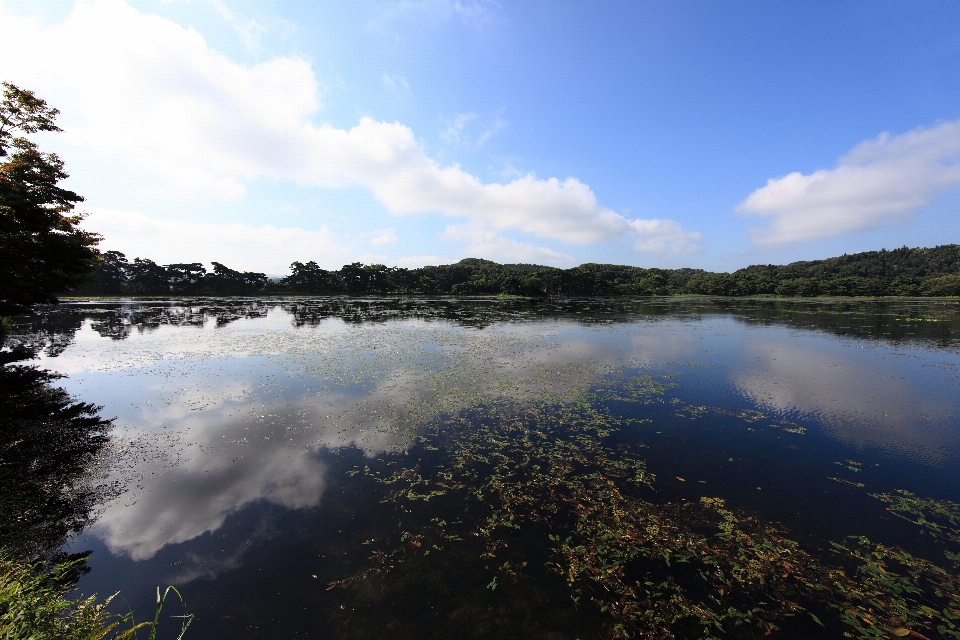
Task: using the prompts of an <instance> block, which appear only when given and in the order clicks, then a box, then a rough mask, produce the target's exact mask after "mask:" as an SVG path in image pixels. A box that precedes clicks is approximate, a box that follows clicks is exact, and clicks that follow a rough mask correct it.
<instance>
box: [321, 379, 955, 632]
mask: <svg viewBox="0 0 960 640" xmlns="http://www.w3.org/2000/svg"><path fill="white" fill-rule="evenodd" d="M624 382H625V381H624V380H621V381H619V384H617V383H615V382H614V381H613V380H610V381H607V382H605V383H604V384H603V385H602V386H601V387H600V388H599V389H595V390H593V391H592V392H590V393H588V394H584V395H583V397H581V398H580V399H578V400H576V401H572V402H569V403H567V404H547V403H527V404H521V403H515V402H502V403H490V404H481V405H478V406H475V407H474V408H472V409H469V410H466V411H462V412H460V413H458V414H455V415H452V416H448V417H446V418H444V419H441V420H438V421H436V422H434V423H433V424H431V426H430V427H429V428H428V429H426V430H425V431H424V432H423V433H422V434H421V435H420V436H419V438H418V441H417V444H416V445H415V446H414V448H413V449H411V451H410V455H409V456H404V457H401V456H396V455H394V456H387V457H385V458H383V459H381V460H379V461H378V462H376V463H373V464H371V465H368V466H367V467H366V468H365V469H364V472H365V475H366V476H367V477H368V478H369V479H370V480H372V481H375V482H376V483H379V484H380V485H381V486H382V488H383V490H384V499H383V503H384V506H385V508H387V509H393V510H395V512H394V513H395V517H396V520H397V522H398V527H397V534H396V535H395V536H393V537H390V538H386V539H383V538H382V539H379V540H376V541H374V540H369V541H368V542H369V543H370V544H371V545H372V546H373V547H375V550H374V551H373V553H372V555H371V556H370V562H369V563H368V564H367V566H366V568H364V569H363V570H361V571H359V572H358V573H356V574H354V575H352V576H349V577H346V578H342V579H339V580H335V581H333V582H331V583H330V584H329V585H328V589H333V588H336V587H350V586H351V585H354V584H356V583H357V582H358V581H362V580H364V579H367V578H369V577H371V576H373V575H375V574H383V573H389V572H390V571H392V570H394V569H395V568H397V567H398V565H400V564H401V563H403V562H416V561H417V559H418V558H422V557H424V556H428V555H430V554H432V553H437V552H441V551H443V550H445V549H446V548H448V547H449V546H450V545H453V544H466V545H476V547H477V553H478V554H479V555H481V556H482V558H483V559H484V561H485V563H486V566H487V569H488V570H489V571H491V572H492V575H491V576H490V580H489V583H488V584H487V588H488V589H489V590H491V591H496V590H497V589H498V588H499V587H501V586H502V585H503V584H505V583H508V582H510V581H514V580H517V579H518V577H519V576H520V575H521V574H522V573H523V572H525V571H530V570H534V569H535V567H534V566H533V565H531V564H530V563H531V562H532V561H533V559H534V557H537V554H536V553H535V550H536V549H538V548H539V549H542V548H543V547H544V546H546V547H548V548H549V549H550V551H551V556H550V559H549V561H548V562H547V568H548V570H549V571H550V572H552V574H553V575H554V576H555V579H558V580H562V581H563V582H565V583H566V585H567V587H568V588H569V592H570V595H571V598H572V599H573V601H574V602H575V603H576V605H577V606H579V607H587V606H589V607H593V608H595V610H597V611H599V612H600V613H602V614H604V615H605V616H606V620H607V623H606V635H607V636H608V637H611V638H634V637H644V638H682V637H694V636H700V637H708V638H713V637H721V636H723V635H725V634H727V633H729V632H730V630H731V629H732V628H734V627H743V628H745V629H748V628H752V629H754V630H756V631H758V632H761V633H764V634H770V633H772V632H775V631H777V630H779V629H781V628H786V627H790V628H793V629H794V630H800V631H802V632H806V633H810V634H822V633H825V632H826V630H832V632H833V633H834V634H835V635H840V634H842V635H843V636H846V637H857V638H887V637H904V636H907V635H910V636H913V637H917V638H928V639H930V640H933V638H960V631H958V626H957V624H958V621H960V595H958V594H960V577H958V574H957V566H956V563H957V560H958V558H960V556H957V555H955V554H954V553H953V551H951V550H948V552H947V559H948V560H950V561H951V562H952V563H953V567H952V568H950V569H945V568H942V567H940V566H939V565H937V564H935V563H933V562H931V561H929V560H927V559H923V558H919V557H916V556H914V555H911V554H910V553H908V552H907V551H905V550H903V549H901V548H899V547H895V546H888V545H884V544H880V543H874V542H871V541H870V540H868V539H867V538H863V537H854V538H849V539H847V540H845V541H843V542H842V543H824V544H820V545H817V544H814V543H810V542H807V543H805V544H804V545H801V544H799V543H798V542H796V541H794V540H792V539H790V537H789V534H788V532H787V531H786V530H785V529H783V528H782V527H780V526H778V525H775V524H773V523H769V522H764V521H762V520H761V519H758V518H757V517H755V516H753V515H750V514H746V513H742V512H740V511H738V510H737V509H735V508H733V507H731V506H729V505H728V504H727V502H726V501H725V500H724V499H722V498H719V497H712V496H703V497H701V498H700V499H699V500H667V499H663V500H658V499H657V498H658V492H657V491H656V478H655V477H654V475H653V474H652V473H650V472H649V471H648V470H647V466H646V463H645V461H644V460H643V459H642V458H641V457H640V455H639V453H640V451H641V449H639V448H638V447H637V446H636V445H627V444H624V443H622V442H619V440H618V438H617V433H618V431H619V430H620V429H621V428H622V426H623V424H622V421H621V420H620V419H619V418H618V417H616V416H615V415H614V414H613V413H612V412H611V411H610V410H609V409H608V408H607V406H608V402H609V401H611V400H621V399H624V398H630V399H631V400H633V401H639V402H654V401H657V400H659V399H660V398H659V396H661V395H662V394H663V393H664V392H665V391H666V390H667V389H668V388H669V386H670V385H671V384H672V383H669V382H667V381H665V380H663V379H656V378H654V377H652V376H645V377H635V378H632V379H630V380H629V381H626V384H624ZM758 413H759V412H742V413H741V414H740V415H739V416H738V417H741V418H743V419H745V420H748V421H753V420H760V419H763V416H762V415H758ZM407 460H409V461H412V462H414V463H413V464H403V463H404V462H405V461H407ZM841 464H843V465H844V466H846V467H847V468H849V469H851V470H859V468H860V466H861V465H860V464H859V463H855V462H852V461H847V462H846V463H841ZM677 480H679V481H684V480H683V479H682V478H680V477H678V478H677ZM831 480H835V481H837V482H842V483H845V484H850V485H852V486H855V487H858V488H861V487H863V485H862V484H859V483H853V482H849V481H846V480H842V479H839V478H831ZM876 497H878V498H880V499H881V500H884V501H885V502H887V503H888V504H889V505H890V507H889V508H890V510H891V511H892V512H893V513H895V514H897V515H899V516H900V517H902V518H904V519H905V520H907V521H909V522H911V523H913V524H916V525H919V526H921V527H923V528H924V530H925V531H926V532H928V533H930V534H931V535H932V536H933V538H935V539H936V540H937V541H940V542H946V543H950V544H955V543H957V542H958V538H957V536H958V535H960V534H958V533H957V532H958V530H960V526H958V525H960V511H958V507H957V505H955V504H953V503H948V502H941V501H935V500H924V499H919V498H916V497H915V496H913V495H912V494H909V493H907V492H900V493H897V494H893V495H886V494H884V495H878V496H876ZM818 629H819V631H817V630H818Z"/></svg>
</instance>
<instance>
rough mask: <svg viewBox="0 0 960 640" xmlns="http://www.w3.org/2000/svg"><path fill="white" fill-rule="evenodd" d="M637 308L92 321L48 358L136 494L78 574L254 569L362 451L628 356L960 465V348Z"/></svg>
mask: <svg viewBox="0 0 960 640" xmlns="http://www.w3.org/2000/svg"><path fill="white" fill-rule="evenodd" d="M621 320H623V319H622V318H621ZM627 320H628V321H626V322H617V323H596V324H588V323H586V322H583V321H582V320H580V319H574V318H572V317H570V316H567V317H554V318H544V319H539V320H535V321H529V320H528V321H523V322H497V323H494V324H492V325H489V326H486V327H485V328H483V329H478V328H475V327H470V326H464V325H461V324H457V323H455V322H453V321H449V320H443V319H423V318H406V319H398V320H391V321H387V322H383V323H351V322H346V321H344V320H341V319H339V318H336V317H333V318H327V319H324V320H322V321H320V322H318V323H316V324H313V325H310V326H300V327H297V326H295V325H294V324H293V323H292V322H291V315H290V314H289V313H288V312H287V311H285V310H283V309H281V308H279V307H277V308H275V309H273V310H271V311H270V312H269V313H268V314H266V316H265V317H257V318H240V319H238V320H234V321H232V322H230V323H229V324H226V325H223V326H217V325H216V322H214V321H213V320H212V319H211V320H208V321H207V322H206V323H203V324H202V325H201V326H170V325H162V326H159V327H157V328H154V329H151V330H147V331H137V330H134V331H132V332H130V334H129V335H128V337H126V338H125V339H121V340H115V339H110V338H107V337H102V336H101V335H100V334H99V333H97V332H96V331H95V330H94V328H93V327H92V325H91V322H90V321H89V320H88V321H85V322H84V324H83V325H82V326H81V328H80V330H79V331H77V333H76V335H75V339H74V341H73V343H72V344H71V345H70V346H69V347H68V348H67V349H66V350H65V351H64V352H63V353H61V354H60V355H58V356H56V357H43V358H42V359H41V362H40V364H41V366H44V367H47V368H50V369H53V370H55V371H59V372H62V373H65V374H68V376H69V377H68V378H65V379H64V380H62V381H61V382H62V384H63V386H64V387H65V388H67V390H68V391H70V392H71V393H73V394H74V395H75V396H76V397H77V398H79V399H82V400H84V401H88V402H93V403H96V404H100V405H103V406H104V409H103V414H104V415H105V416H108V417H110V416H116V425H117V436H118V443H119V444H118V447H117V449H118V452H117V460H118V462H117V465H116V469H115V470H114V472H113V473H114V477H116V478H122V479H124V480H125V481H126V483H127V487H128V490H127V491H126V492H125V493H124V494H123V495H122V496H121V497H120V498H119V499H117V500H116V501H114V502H113V503H111V504H109V505H107V506H106V507H105V509H104V511H103V513H102V515H101V516H100V518H99V520H98V521H97V523H96V524H95V525H93V526H92V527H91V528H90V529H88V531H86V532H84V534H83V535H82V536H80V539H78V540H77V541H76V542H75V543H74V544H73V547H74V548H77V549H79V548H90V547H93V548H94V549H96V550H97V551H98V552H97V553H95V554H94V556H93V558H92V560H91V564H92V566H93V567H94V571H93V573H91V575H90V576H89V577H88V578H85V582H84V583H83V585H85V588H86V589H96V590H100V591H104V592H105V591H107V590H110V591H111V592H112V590H115V589H117V588H123V589H125V592H126V593H128V594H129V593H130V590H131V589H141V588H142V584H137V585H131V586H129V587H128V586H125V583H122V584H117V581H118V580H120V581H121V582H123V580H132V576H138V580H140V581H141V583H145V584H154V583H159V582H163V583H167V582H170V583H176V584H178V585H184V584H187V583H189V582H190V581H193V580H196V579H199V578H206V579H213V578H216V577H218V576H222V575H226V574H227V573H229V572H230V571H239V570H240V568H241V567H243V566H244V565H245V563H247V562H248V560H247V558H248V556H249V554H250V552H251V549H254V548H257V546H258V545H260V546H262V545H267V546H269V547H270V548H275V547H277V545H279V546H280V547H282V546H283V545H284V544H287V542H285V541H289V540H290V539H292V538H291V537H290V536H292V535H293V534H291V533H290V532H289V531H288V530H287V529H285V528H284V527H288V526H292V525H285V524H283V522H286V520H284V518H287V517H288V516H285V515H283V514H285V513H292V512H294V511H300V512H305V513H306V512H309V511H310V510H311V509H312V508H317V507H319V506H321V505H322V504H324V501H325V500H327V499H328V498H329V496H331V495H333V494H330V492H331V491H335V487H336V486H338V485H337V482H338V481H337V477H339V476H338V474H342V473H343V471H344V469H343V468H342V466H343V464H342V460H343V459H345V458H346V457H349V455H353V454H349V453H348V450H349V451H353V452H354V453H356V455H359V456H360V459H359V460H354V461H353V462H351V465H350V466H352V465H353V464H360V463H362V460H363V459H364V457H365V456H366V457H368V458H369V457H372V456H375V455H377V454H378V453H381V452H385V451H402V450H404V448H405V446H406V443H407V442H408V441H409V437H410V434H411V433H412V432H413V430H414V429H415V428H416V427H417V425H419V424H422V423H423V422H424V421H427V420H429V419H430V418H431V417H433V416H435V415H437V414H441V413H450V412H456V411H457V410H459V409H462V408H464V407H467V406H470V405H471V404H473V403H475V402H478V401H480V400H482V399H489V398H496V397H506V398H513V399H519V400H532V399H551V400H563V399H564V398H565V397H568V396H569V395H570V394H571V393H572V392H575V391H577V390H583V389H586V388H587V387H589V386H590V384H591V383H593V382H595V381H596V380H597V376H600V375H604V374H609V373H615V372H617V371H619V370H622V369H625V368H630V369H641V370H649V371H658V372H673V373H680V374H682V375H680V376H679V377H678V378H677V380H679V382H680V386H679V387H678V388H677V390H676V391H675V394H674V395H675V396H676V397H678V398H682V399H683V401H684V402H686V403H703V404H708V403H709V404H712V405H714V406H720V407H728V408H730V409H731V410H733V409H738V408H741V407H742V406H744V402H746V403H747V406H750V407H752V408H754V409H758V410H760V411H762V412H764V413H766V414H769V415H771V416H780V417H782V418H784V419H787V418H789V419H793V420H798V421H803V422H804V424H809V425H812V426H813V428H812V429H811V431H810V433H809V434H808V435H806V436H794V438H797V439H798V440H796V441H797V442H802V443H803V446H805V447H808V448H816V447H818V446H819V447H833V449H831V453H830V455H840V454H838V453H835V452H834V451H835V449H836V447H840V448H841V449H844V448H845V449H844V450H845V451H846V452H847V453H846V455H857V453H858V452H863V451H866V450H870V451H876V452H880V453H882V454H883V455H884V456H887V457H890V458H891V459H893V460H901V461H903V463H904V464H912V465H916V464H920V465H927V466H929V467H930V468H937V467H942V466H943V465H953V464H955V463H956V461H957V458H958V452H960V428H958V424H960V420H958V418H960V393H957V391H958V389H960V356H958V355H957V354H956V353H955V352H951V351H941V350H936V349H933V348H924V347H919V346H914V347H909V348H907V347H903V346H895V345H888V344H884V343H882V342H877V341H875V340H870V341H867V340H860V339H857V338H841V337H836V336H833V335H827V334H823V333H818V332H809V331H804V330H800V329H797V328H795V327H792V328H791V327H785V326H778V325H776V324H770V325H751V324H746V323H744V322H741V321H740V320H738V319H736V318H734V317H733V316H730V315H701V316H693V317H689V316H688V317H683V318H680V317H674V318H671V317H662V316H661V317H659V318H650V317H644V316H636V317H632V318H629V319H627ZM707 426H709V425H707ZM693 442H695V441H693ZM818 442H823V443H832V444H818ZM341 449H342V450H343V451H344V456H345V457H340V454H338V453H337V452H338V451H340V450H341ZM655 454H656V448H655V447H654V448H651V455H655ZM824 455H827V454H824ZM334 470H335V471H334ZM751 482H753V481H751ZM753 484H756V482H753ZM332 487H333V488H332ZM953 489H956V487H954V488H953ZM291 510H293V511H291ZM351 517H352V516H351ZM319 526H320V525H319V524H316V523H315V524H313V525H311V526H310V527H306V528H307V529H308V530H309V529H310V528H311V527H319ZM310 535H311V534H310V533H309V531H307V532H304V531H299V532H298V533H297V534H296V535H294V536H293V537H297V536H299V537H301V538H302V537H303V536H307V537H309V536H310ZM278 553H280V552H278ZM249 562H253V561H249ZM254 564H255V563H254ZM252 566H254V565H253V564H251V567H252ZM247 569H250V567H247ZM121 576H123V577H122V578H121ZM144 581H145V582H144Z"/></svg>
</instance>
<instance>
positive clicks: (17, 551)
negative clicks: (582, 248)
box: [0, 364, 112, 561]
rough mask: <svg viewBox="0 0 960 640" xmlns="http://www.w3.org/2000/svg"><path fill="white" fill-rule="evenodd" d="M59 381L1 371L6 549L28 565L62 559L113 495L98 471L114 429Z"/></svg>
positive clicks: (23, 368)
mask: <svg viewBox="0 0 960 640" xmlns="http://www.w3.org/2000/svg"><path fill="white" fill-rule="evenodd" d="M57 377H58V376H56V375H55V374H51V373H49V372H46V371H43V370H41V369H38V368H36V367H33V366H27V365H22V364H8V365H7V366H4V367H0V412H2V415H3V417H4V420H3V428H2V430H0V549H3V550H4V551H6V552H7V553H8V554H11V555H13V556H14V557H17V558H20V559H24V560H30V561H33V560H53V559H56V558H57V550H58V549H59V548H60V547H61V546H62V545H63V544H64V543H65V542H66V540H67V538H68V536H69V535H71V534H72V533H75V532H79V531H80V530H82V529H83V528H84V526H85V525H86V524H87V523H88V522H89V521H90V519H91V517H92V516H93V514H94V512H95V509H96V506H97V504H98V503H99V502H100V501H101V500H102V499H103V498H104V497H105V495H106V492H107V491H108V490H109V489H108V488H107V487H105V486H98V484H97V482H96V478H94V468H95V467H96V463H97V461H98V458H99V456H100V455H101V454H102V453H103V452H104V448H105V447H106V446H107V444H108V442H109V435H108V433H109V430H110V429H111V427H112V423H111V421H110V420H104V419H103V418H101V417H100V415H99V413H98V410H99V407H96V406H94V405H91V404H88V403H85V402H75V401H74V400H73V398H71V397H70V395H69V394H67V392H65V391H64V390H63V389H60V388H57V387H56V386H54V384H52V382H53V380H54V379H56V378H57Z"/></svg>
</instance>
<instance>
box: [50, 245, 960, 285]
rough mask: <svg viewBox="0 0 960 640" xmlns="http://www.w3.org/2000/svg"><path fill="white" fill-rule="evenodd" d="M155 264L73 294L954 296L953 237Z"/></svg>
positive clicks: (958, 276) (114, 272) (120, 264)
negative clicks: (794, 250)
mask: <svg viewBox="0 0 960 640" xmlns="http://www.w3.org/2000/svg"><path fill="white" fill-rule="evenodd" d="M212 264H213V265H214V269H213V271H211V272H207V270H206V268H205V267H204V266H203V264H201V263H181V264H170V265H159V264H157V263H155V262H153V261H152V260H149V259H146V258H136V259H134V260H133V261H132V262H130V261H128V260H127V258H126V256H124V255H123V254H122V253H119V252H117V251H109V252H107V253H105V254H104V255H103V260H102V262H101V265H100V267H99V268H98V269H97V270H96V271H94V272H93V273H92V274H91V275H90V277H89V278H88V280H87V281H86V282H85V283H84V284H83V285H81V286H79V287H77V288H76V289H73V290H72V291H69V292H66V293H68V294H72V295H264V294H267V295H269V294H315V295H331V294H350V295H369V294H391V293H394V294H429V295H497V294H510V295H524V296H550V295H567V296H571V295H573V296H589V295H681V294H699V295H710V296H801V297H811V296H911V297H913V296H960V245H956V244H946V245H940V246H938V247H933V248H916V249H910V248H908V247H902V248H900V249H893V250H889V251H888V250H886V249H881V250H880V251H866V252H863V253H855V254H845V255H842V256H837V257H833V258H827V259H825V260H811V261H802V262H792V263H790V264H787V265H770V264H767V265H751V266H749V267H745V268H743V269H738V270H737V271H734V272H733V273H715V272H709V271H704V270H703V269H687V268H684V269H646V268H643V267H632V266H626V265H612V264H596V263H585V264H582V265H580V266H578V267H573V268H571V269H558V268H556V267H547V266H542V265H536V264H499V263H497V262H493V261H491V260H484V259H482V258H464V259H463V260H461V261H459V262H457V263H455V264H447V265H436V266H426V267H420V268H418V269H404V268H398V267H387V266H385V265H382V264H374V265H364V264H361V263H359V262H355V263H353V264H348V265H344V266H343V267H342V268H340V269H338V270H335V271H328V270H326V269H322V268H320V267H319V266H318V265H317V264H316V263H315V262H307V263H302V262H294V263H293V264H291V265H290V275H288V276H286V277H284V278H282V279H280V280H273V279H270V278H267V277H266V276H265V275H264V274H262V273H255V272H249V271H248V272H239V271H234V270H233V269H230V268H229V267H226V266H225V265H222V264H220V263H218V262H214V263H212Z"/></svg>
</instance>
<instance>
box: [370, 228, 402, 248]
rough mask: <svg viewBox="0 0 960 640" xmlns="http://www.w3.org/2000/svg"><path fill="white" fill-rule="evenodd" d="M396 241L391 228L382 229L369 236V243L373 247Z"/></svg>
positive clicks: (395, 235) (394, 233)
mask: <svg viewBox="0 0 960 640" xmlns="http://www.w3.org/2000/svg"><path fill="white" fill-rule="evenodd" d="M396 241H397V234H396V232H395V231H394V230H393V229H384V230H382V231H377V232H375V233H374V235H373V237H372V238H370V244H372V245H373V246H375V247H381V246H383V245H385V244H393V243H394V242H396Z"/></svg>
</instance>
